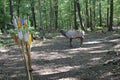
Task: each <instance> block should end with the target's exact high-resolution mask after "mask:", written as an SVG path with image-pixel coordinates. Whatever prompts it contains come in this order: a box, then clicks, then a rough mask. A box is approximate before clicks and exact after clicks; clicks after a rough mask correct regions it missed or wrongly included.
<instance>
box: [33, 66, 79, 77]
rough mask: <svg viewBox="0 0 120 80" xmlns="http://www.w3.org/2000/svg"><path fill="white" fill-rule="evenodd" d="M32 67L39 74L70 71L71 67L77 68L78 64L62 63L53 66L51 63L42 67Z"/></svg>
mask: <svg viewBox="0 0 120 80" xmlns="http://www.w3.org/2000/svg"><path fill="white" fill-rule="evenodd" d="M33 68H35V69H37V70H35V71H34V72H35V73H38V74H39V75H49V74H56V73H62V72H68V71H71V70H73V69H79V68H80V66H63V65H61V66H55V65H51V66H46V67H42V68H41V69H40V68H38V67H37V66H33Z"/></svg>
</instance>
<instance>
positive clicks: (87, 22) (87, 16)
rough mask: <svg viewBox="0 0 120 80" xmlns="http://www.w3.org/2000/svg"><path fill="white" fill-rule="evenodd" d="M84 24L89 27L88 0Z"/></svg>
mask: <svg viewBox="0 0 120 80" xmlns="http://www.w3.org/2000/svg"><path fill="white" fill-rule="evenodd" d="M85 3H86V26H87V27H89V12H88V0H86V2H85Z"/></svg>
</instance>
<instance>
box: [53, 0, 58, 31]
mask: <svg viewBox="0 0 120 80" xmlns="http://www.w3.org/2000/svg"><path fill="white" fill-rule="evenodd" d="M54 8H55V29H57V28H58V0H55V6H54Z"/></svg>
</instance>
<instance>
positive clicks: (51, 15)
mask: <svg viewBox="0 0 120 80" xmlns="http://www.w3.org/2000/svg"><path fill="white" fill-rule="evenodd" d="M52 17H53V8H52V0H50V24H49V27H50V31H52V25H53V23H52V22H53V21H52V20H53V18H52Z"/></svg>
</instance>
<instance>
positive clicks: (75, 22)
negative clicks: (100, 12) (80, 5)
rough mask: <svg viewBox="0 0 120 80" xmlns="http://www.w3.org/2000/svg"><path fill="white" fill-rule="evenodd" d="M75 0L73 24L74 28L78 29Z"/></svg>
mask: <svg viewBox="0 0 120 80" xmlns="http://www.w3.org/2000/svg"><path fill="white" fill-rule="evenodd" d="M76 11H77V10H76V0H74V25H75V29H76V30H77V29H78V25H77V24H78V23H77V20H76V19H77V18H76Z"/></svg>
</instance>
